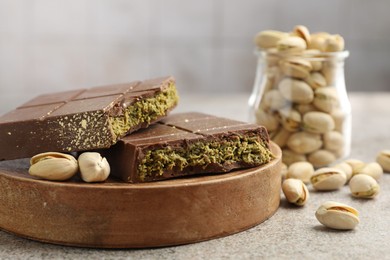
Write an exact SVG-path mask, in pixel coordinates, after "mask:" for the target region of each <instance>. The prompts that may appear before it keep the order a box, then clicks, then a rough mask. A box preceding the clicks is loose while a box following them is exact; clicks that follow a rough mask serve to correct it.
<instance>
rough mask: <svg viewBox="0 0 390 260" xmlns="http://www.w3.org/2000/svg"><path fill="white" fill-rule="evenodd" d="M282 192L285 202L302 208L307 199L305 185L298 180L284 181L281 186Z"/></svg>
mask: <svg viewBox="0 0 390 260" xmlns="http://www.w3.org/2000/svg"><path fill="white" fill-rule="evenodd" d="M282 191H283V193H284V196H285V197H286V199H287V201H288V202H290V203H292V204H295V205H297V206H303V205H305V204H306V202H307V200H308V199H309V191H308V189H307V187H306V185H305V184H304V183H303V182H302V181H301V180H298V179H286V180H284V181H283V184H282Z"/></svg>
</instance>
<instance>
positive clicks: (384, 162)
mask: <svg viewBox="0 0 390 260" xmlns="http://www.w3.org/2000/svg"><path fill="white" fill-rule="evenodd" d="M376 161H377V163H379V164H380V165H381V166H382V168H383V170H384V171H385V172H390V150H382V151H380V152H379V153H378V155H377V156H376Z"/></svg>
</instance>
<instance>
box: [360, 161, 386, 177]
mask: <svg viewBox="0 0 390 260" xmlns="http://www.w3.org/2000/svg"><path fill="white" fill-rule="evenodd" d="M356 174H365V175H369V176H371V177H372V178H374V179H375V180H377V181H378V180H379V179H380V178H381V177H382V175H383V169H382V167H381V166H380V164H379V163H377V162H372V163H368V164H366V165H365V166H364V167H363V168H362V169H361V170H360V171H358V172H357V173H356Z"/></svg>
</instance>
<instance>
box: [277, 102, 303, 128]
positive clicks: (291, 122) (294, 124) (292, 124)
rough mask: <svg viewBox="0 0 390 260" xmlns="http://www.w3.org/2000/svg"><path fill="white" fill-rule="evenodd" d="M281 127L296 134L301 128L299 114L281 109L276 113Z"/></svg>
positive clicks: (292, 110)
mask: <svg viewBox="0 0 390 260" xmlns="http://www.w3.org/2000/svg"><path fill="white" fill-rule="evenodd" d="M278 113H279V118H280V122H281V124H282V126H283V127H284V128H285V129H286V130H287V131H290V132H296V131H298V130H299V128H300V127H301V121H302V118H301V114H299V113H298V111H296V110H294V109H289V108H283V109H280V110H279V111H278Z"/></svg>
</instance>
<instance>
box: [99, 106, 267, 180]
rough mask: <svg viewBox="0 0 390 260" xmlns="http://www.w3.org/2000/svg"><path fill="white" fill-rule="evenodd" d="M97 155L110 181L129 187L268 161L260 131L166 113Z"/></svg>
mask: <svg viewBox="0 0 390 260" xmlns="http://www.w3.org/2000/svg"><path fill="white" fill-rule="evenodd" d="M100 152H101V153H102V154H103V155H104V156H105V157H106V158H107V159H108V161H109V163H110V165H111V169H112V171H111V174H112V175H113V176H114V177H117V178H120V179H122V180H123V181H126V182H132V183H137V182H149V181H155V180H162V179H168V178H173V177H180V176H189V175H193V174H200V173H220V172H229V171H231V170H233V169H238V168H248V167H254V166H259V165H262V164H265V163H267V162H269V161H270V160H272V158H273V155H272V153H271V152H270V150H269V137H268V133H267V131H266V129H265V128H264V127H262V126H259V125H253V124H248V123H244V122H238V121H234V120H230V119H225V118H220V117H215V116H211V115H206V114H201V113H182V114H173V115H170V116H168V117H166V118H165V119H163V120H161V121H160V122H158V123H156V124H154V125H152V126H150V127H149V128H148V129H142V130H140V131H138V132H136V133H133V134H131V135H128V136H125V137H124V138H122V139H121V140H119V141H118V143H117V144H115V145H114V146H112V147H111V148H109V149H107V150H104V151H100Z"/></svg>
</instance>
